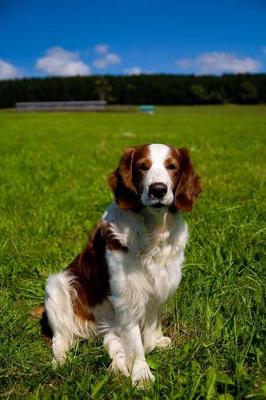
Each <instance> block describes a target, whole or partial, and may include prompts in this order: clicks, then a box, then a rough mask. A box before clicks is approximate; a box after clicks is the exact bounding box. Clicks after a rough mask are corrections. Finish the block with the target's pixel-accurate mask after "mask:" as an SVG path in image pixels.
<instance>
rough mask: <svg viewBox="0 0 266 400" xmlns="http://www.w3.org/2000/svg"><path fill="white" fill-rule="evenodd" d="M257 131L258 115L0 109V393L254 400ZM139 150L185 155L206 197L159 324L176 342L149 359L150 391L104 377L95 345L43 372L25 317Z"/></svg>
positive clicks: (261, 162)
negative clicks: (163, 148) (185, 150)
mask: <svg viewBox="0 0 266 400" xmlns="http://www.w3.org/2000/svg"><path fill="white" fill-rule="evenodd" d="M265 135H266V107H265V106H254V107H238V106H221V107H190V108H189V107H178V108H177V107H169V108H158V111H157V112H156V114H155V115H154V116H147V115H140V114H136V113H128V114H126V113H124V114H123V113H105V114H100V113H99V114H96V113H95V114H94V113H88V114H86V113H69V114H65V113H61V114H58V113H43V114H41V113H39V114H38V113H36V114H34V113H29V114H23V113H21V114H16V113H14V112H8V111H6V112H1V113H0V154H1V157H0V207H1V209H0V266H1V272H0V278H1V301H0V308H1V330H0V335H1V337H0V353H1V360H0V364H1V372H0V375H1V391H2V395H3V397H7V398H30V399H42V398H54V399H57V398H58V399H61V398H62V399H84V398H93V399H94V398H95V399H96V398H97V399H127V398H128V399H132V398H133V399H227V400H229V399H233V398H236V399H244V398H247V399H253V398H255V399H259V398H264V397H265V396H266V379H265V376H266V374H265V365H263V362H264V360H265V333H266V330H265V303H264V301H265V297H264V296H265V292H264V286H265V282H266V280H265V258H264V260H263V240H264V239H265V236H264V237H263V233H264V232H265V215H263V213H264V211H265V201H264V200H265V192H263V190H264V188H265V186H264V183H265V170H264V171H263V169H264V167H265V159H266V155H265V140H264V139H265ZM145 142H166V143H170V144H173V145H175V146H187V147H189V148H190V149H191V153H192V157H193V160H194V162H195V164H196V167H197V170H198V172H199V173H200V175H201V177H202V182H203V187H204V191H203V193H202V196H201V197H200V200H199V201H198V204H197V206H196V208H195V209H194V211H193V212H192V213H191V214H187V215H185V218H186V219H187V221H188V223H189V227H190V242H189V245H188V247H187V250H186V263H185V266H184V270H183V271H184V273H183V279H182V283H181V286H180V287H179V289H178V290H177V293H176V295H175V296H174V298H172V299H171V300H170V301H169V302H168V304H167V307H166V312H165V317H164V329H165V332H166V333H168V334H169V335H170V336H171V337H172V339H173V340H174V346H173V347H172V348H171V349H170V350H165V351H155V352H153V353H152V354H151V355H149V356H148V361H149V364H150V366H151V367H152V368H153V369H154V370H155V371H154V373H155V376H156V382H155V384H154V385H153V386H152V387H151V388H149V389H147V390H144V391H138V390H136V389H135V388H133V387H132V386H131V383H130V380H129V379H126V378H124V377H121V376H113V375H112V374H110V373H109V371H108V366H109V363H110V360H109V358H108V355H107V353H106V351H105V350H104V348H103V346H102V344H101V341H100V340H96V339H95V340H93V341H83V342H79V343H78V344H77V345H76V347H75V348H74V349H73V350H72V352H71V355H70V358H71V362H69V363H68V364H66V365H65V366H64V367H62V368H60V369H59V370H56V371H54V370H53V369H52V367H51V359H52V354H51V350H50V349H49V348H48V347H47V346H46V345H45V344H44V342H43V340H42V339H41V337H40V332H39V325H38V321H37V320H36V319H33V318H32V317H31V316H30V314H29V313H30V311H31V309H32V308H33V307H34V306H35V305H38V304H39V303H41V302H42V301H43V295H44V284H45V280H46V278H47V276H48V275H49V274H50V273H52V272H55V271H59V270H60V269H62V268H63V267H64V266H66V265H67V264H68V263H69V262H70V261H71V260H72V258H73V257H74V256H75V255H76V254H77V252H79V251H80V250H81V249H82V247H83V245H84V243H85V241H86V238H87V232H88V230H89V229H90V227H91V226H92V225H93V224H94V223H95V222H96V221H97V220H98V218H99V217H100V215H101V214H102V212H103V210H104V209H105V207H106V205H107V204H108V203H109V202H110V200H111V193H110V191H109V189H108V188H107V185H106V177H107V174H108V173H109V172H111V170H112V169H113V168H114V167H115V166H116V164H117V161H118V158H119V155H120V153H121V150H122V149H123V148H124V147H126V146H128V145H133V144H139V143H145ZM263 146H264V147H263Z"/></svg>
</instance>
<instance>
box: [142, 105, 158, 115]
mask: <svg viewBox="0 0 266 400" xmlns="http://www.w3.org/2000/svg"><path fill="white" fill-rule="evenodd" d="M139 111H140V112H143V113H146V114H154V112H155V107H154V106H152V105H142V106H139Z"/></svg>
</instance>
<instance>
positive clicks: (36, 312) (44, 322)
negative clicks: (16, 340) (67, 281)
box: [30, 304, 53, 344]
mask: <svg viewBox="0 0 266 400" xmlns="http://www.w3.org/2000/svg"><path fill="white" fill-rule="evenodd" d="M30 314H31V316H33V317H34V318H38V319H39V323H40V327H41V335H42V337H43V338H44V340H45V341H46V342H47V343H48V344H51V342H52V338H53V332H52V329H51V327H50V325H49V321H48V318H47V314H46V311H45V308H44V304H40V305H38V306H37V307H34V308H33V310H31V312H30Z"/></svg>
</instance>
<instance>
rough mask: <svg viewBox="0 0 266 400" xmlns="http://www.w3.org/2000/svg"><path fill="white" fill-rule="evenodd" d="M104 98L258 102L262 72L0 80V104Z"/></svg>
mask: <svg viewBox="0 0 266 400" xmlns="http://www.w3.org/2000/svg"><path fill="white" fill-rule="evenodd" d="M66 100H106V101H107V102H108V103H109V104H122V105H123V104H132V105H134V104H156V105H179V104H180V105H192V104H224V103H235V104H261V103H266V74H236V75H222V76H195V75H168V74H156V75H155V74H154V75H148V74H143V75H137V76H126V75H123V76H116V75H106V76H103V75H100V76H96V75H93V76H86V77H84V76H82V77H81V76H76V77H45V78H23V79H14V80H3V81H0V108H11V107H14V106H15V104H16V102H24V101H66Z"/></svg>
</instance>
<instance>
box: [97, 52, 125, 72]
mask: <svg viewBox="0 0 266 400" xmlns="http://www.w3.org/2000/svg"><path fill="white" fill-rule="evenodd" d="M107 50H108V48H107ZM102 54H103V53H102ZM120 63H121V58H120V57H119V56H118V55H117V54H115V53H105V54H103V56H102V57H101V58H98V59H97V60H95V61H93V65H94V66H95V67H96V68H101V69H103V68H107V67H108V66H109V65H116V64H120Z"/></svg>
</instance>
